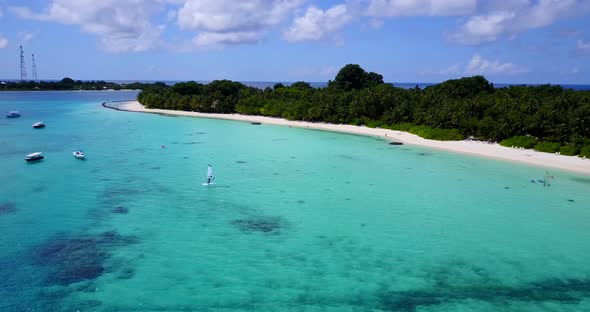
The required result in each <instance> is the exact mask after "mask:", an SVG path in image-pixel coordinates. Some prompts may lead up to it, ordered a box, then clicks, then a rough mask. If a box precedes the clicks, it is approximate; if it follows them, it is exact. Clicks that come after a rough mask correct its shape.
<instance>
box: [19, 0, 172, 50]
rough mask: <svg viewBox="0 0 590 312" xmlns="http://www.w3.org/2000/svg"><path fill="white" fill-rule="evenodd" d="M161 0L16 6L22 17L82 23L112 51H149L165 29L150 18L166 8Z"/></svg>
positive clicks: (69, 0)
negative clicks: (38, 7) (42, 7)
mask: <svg viewBox="0 0 590 312" xmlns="http://www.w3.org/2000/svg"><path fill="white" fill-rule="evenodd" d="M162 6H163V3H162V1H160V0H147V1H142V0H102V1H94V0H53V2H52V3H51V4H50V5H49V7H47V8H46V9H45V11H43V12H42V13H36V12H33V11H31V10H30V9H29V8H27V7H13V8H12V10H13V11H14V12H15V13H16V14H17V15H18V16H20V17H21V18H27V19H35V20H41V21H54V22H58V23H62V24H71V25H79V26H80V27H81V29H82V31H84V32H87V33H91V34H95V35H97V36H98V37H99V38H100V42H101V46H102V47H103V48H104V49H105V50H107V51H110V52H128V51H134V52H137V51H145V50H148V49H151V48H153V47H154V46H155V45H156V43H157V42H158V40H159V38H160V35H161V33H162V31H163V29H164V26H162V25H153V24H152V23H151V22H150V19H151V17H152V15H154V14H155V13H156V12H159V11H160V10H161V9H162Z"/></svg>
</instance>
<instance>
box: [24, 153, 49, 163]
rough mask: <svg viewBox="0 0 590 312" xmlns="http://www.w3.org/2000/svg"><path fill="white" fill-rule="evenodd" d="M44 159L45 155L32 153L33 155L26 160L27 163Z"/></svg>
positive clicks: (26, 157)
mask: <svg viewBox="0 0 590 312" xmlns="http://www.w3.org/2000/svg"><path fill="white" fill-rule="evenodd" d="M43 158H45V157H43V155H42V154H41V152H36V153H31V154H29V155H27V156H25V160H26V161H27V162H32V161H39V160H41V159H43Z"/></svg>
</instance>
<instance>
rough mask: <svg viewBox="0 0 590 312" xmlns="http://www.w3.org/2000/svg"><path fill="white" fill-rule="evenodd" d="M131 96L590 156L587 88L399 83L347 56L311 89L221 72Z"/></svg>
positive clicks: (162, 104)
mask: <svg viewBox="0 0 590 312" xmlns="http://www.w3.org/2000/svg"><path fill="white" fill-rule="evenodd" d="M138 100H139V101H140V102H141V103H142V104H144V105H146V106H147V107H149V108H164V109H174V110H187V111H201V112H217V113H235V112H237V113H241V114H252V115H265V116H275V117H283V118H287V119H292V120H307V121H323V122H330V123H346V124H354V125H366V126H368V127H381V128H387V129H394V130H404V131H409V132H411V133H415V134H418V135H420V136H423V137H425V138H430V139H438V140H460V139H464V138H466V137H469V136H471V137H474V138H475V139H480V140H492V141H501V143H500V144H502V145H506V146H514V147H524V148H535V149H536V150H540V151H546V152H560V153H562V154H567V155H576V154H578V153H579V154H580V156H587V157H588V156H590V155H588V154H590V92H589V91H575V90H570V89H564V88H562V87H560V86H551V85H541V86H511V87H507V88H498V89H497V88H494V86H493V84H491V83H490V82H488V81H487V80H486V79H485V78H484V77H482V76H474V77H469V78H461V79H456V80H448V81H445V82H443V83H441V84H438V85H434V86H431V87H427V88H425V89H420V88H418V87H416V88H414V89H403V88H397V87H395V86H393V85H391V84H387V83H384V82H383V77H382V76H381V75H379V74H377V73H372V72H366V71H365V70H363V69H362V68H361V67H360V66H358V65H352V64H349V65H346V66H345V67H344V68H342V69H341V70H340V72H339V73H338V74H337V75H336V77H335V79H334V80H333V81H330V82H329V83H328V86H327V87H325V88H319V89H314V88H312V87H311V86H310V85H309V83H306V82H296V83H294V84H292V85H290V86H284V85H282V84H277V85H275V86H274V87H273V88H266V89H265V90H260V89H257V88H252V87H247V86H245V85H243V84H241V83H239V82H233V81H229V80H218V81H213V82H211V83H209V84H200V83H197V82H193V81H191V82H183V83H177V84H175V85H173V86H167V85H165V84H162V83H158V84H154V85H150V86H147V87H145V89H143V91H142V92H141V93H139V95H138Z"/></svg>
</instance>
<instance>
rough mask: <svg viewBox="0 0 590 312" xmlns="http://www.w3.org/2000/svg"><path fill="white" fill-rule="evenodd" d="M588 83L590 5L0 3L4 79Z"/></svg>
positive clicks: (471, 1) (186, 0) (550, 1)
mask: <svg viewBox="0 0 590 312" xmlns="http://www.w3.org/2000/svg"><path fill="white" fill-rule="evenodd" d="M19 46H22V47H23V50H24V55H25V63H26V69H27V74H28V77H29V78H31V77H32V68H31V65H32V59H31V55H32V54H35V59H36V65H37V73H38V78H39V79H61V78H63V77H71V78H73V79H82V80H91V79H104V80H197V81H207V80H214V79H231V80H238V81H300V80H303V81H310V82H322V81H328V80H330V79H334V76H335V75H336V73H337V72H338V70H339V69H340V68H342V67H343V66H344V65H346V64H359V65H360V66H362V67H363V68H364V69H365V70H367V71H374V72H377V73H380V74H382V75H383V77H384V80H385V81H388V82H441V81H444V80H447V79H454V78H460V77H466V76H473V75H484V76H485V77H486V78H487V79H488V80H490V81H492V82H496V83H552V84H559V83H561V84H590V0H504V1H495V0H488V1H483V0H327V1H320V0H242V1H237V0H236V1H230V0H101V1H95V0H20V1H15V0H0V79H18V78H20V50H19Z"/></svg>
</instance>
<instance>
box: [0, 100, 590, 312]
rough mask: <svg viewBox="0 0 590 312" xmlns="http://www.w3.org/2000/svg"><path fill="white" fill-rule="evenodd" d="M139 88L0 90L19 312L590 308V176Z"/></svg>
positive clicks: (6, 296) (9, 241)
mask: <svg viewBox="0 0 590 312" xmlns="http://www.w3.org/2000/svg"><path fill="white" fill-rule="evenodd" d="M134 96H135V93H134V92H37V93H18V92H5V93H0V111H8V110H13V109H18V110H20V111H21V112H22V113H23V116H22V117H21V118H18V119H4V118H2V119H0V160H1V161H0V172H1V173H2V174H1V175H0V229H1V231H2V235H1V236H0V311H77V310H79V311H403V312H405V311H589V310H590V229H589V227H588V225H589V224H590V192H589V191H590V177H587V176H581V175H576V174H573V173H566V172H560V171H556V170H551V174H553V175H554V176H555V179H554V180H553V183H552V185H551V186H550V187H544V186H543V185H542V184H540V183H531V182H530V180H531V179H535V180H536V179H539V178H542V176H543V175H544V174H545V169H544V168H538V167H528V166H523V165H517V164H512V163H507V162H500V161H493V160H489V159H482V158H474V157H468V156H464V155H457V154H451V153H444V152H441V151H436V150H429V149H423V148H417V147H413V146H390V145H388V144H387V142H385V141H383V140H379V139H375V138H368V137H362V136H353V135H344V134H336V133H329V132H322V131H310V130H306V129H296V128H289V127H278V126H270V125H260V126H255V125H250V124H249V123H245V122H233V121H220V120H208V119H195V118H184V117H168V116H158V115H150V114H137V113H127V112H119V111H114V110H109V109H105V108H102V107H101V106H100V103H101V102H102V101H107V100H122V99H132V98H134ZM39 120H42V121H44V122H45V123H46V124H47V127H46V128H45V129H41V130H35V129H33V128H32V127H31V125H32V123H33V122H35V121H39ZM162 146H164V147H162ZM78 147H80V148H82V149H84V151H85V152H86V154H87V160H85V161H81V160H77V159H75V158H74V157H73V156H72V154H71V153H72V151H73V150H74V149H76V148H78ZM36 151H41V152H43V153H44V155H45V157H46V159H45V160H43V161H42V162H39V163H35V164H27V163H25V161H24V160H23V157H24V155H26V154H28V153H31V152H36ZM208 163H211V164H212V165H213V166H214V168H215V170H216V175H217V180H216V184H215V185H211V186H208V187H205V186H202V185H201V183H202V182H203V181H204V178H205V173H206V167H207V164H208Z"/></svg>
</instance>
